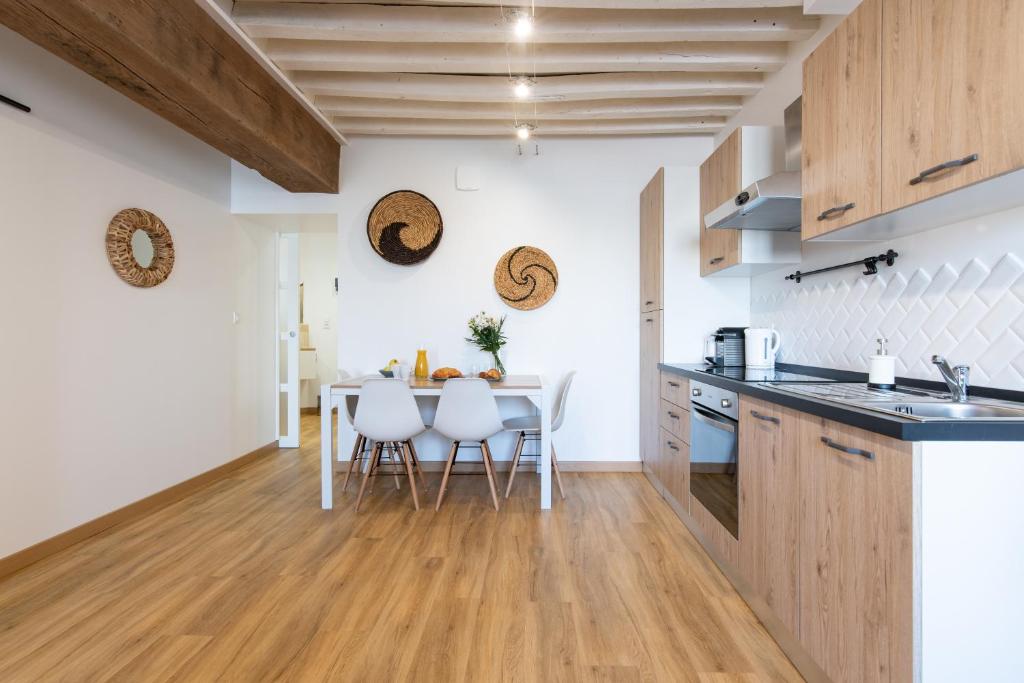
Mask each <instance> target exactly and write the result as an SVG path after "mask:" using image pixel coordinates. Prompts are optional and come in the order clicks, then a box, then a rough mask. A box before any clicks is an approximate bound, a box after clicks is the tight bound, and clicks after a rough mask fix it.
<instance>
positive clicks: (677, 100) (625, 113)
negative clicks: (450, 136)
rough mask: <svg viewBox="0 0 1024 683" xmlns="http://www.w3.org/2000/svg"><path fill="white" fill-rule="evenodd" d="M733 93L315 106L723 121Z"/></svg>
mask: <svg viewBox="0 0 1024 683" xmlns="http://www.w3.org/2000/svg"><path fill="white" fill-rule="evenodd" d="M740 102H741V100H740V98H738V97H718V98H713V97H690V98H685V97H663V98H651V99H619V100H591V101H577V102H540V103H532V102H516V103H506V102H501V103H499V102H437V101H430V100H386V99H371V98H362V97H319V98H317V99H316V105H317V106H318V107H319V108H320V109H321V111H323V112H324V114H326V115H328V116H347V117H361V118H369V117H379V118H414V119H496V120H503V121H507V120H510V119H511V118H512V116H513V113H514V112H518V114H519V115H520V116H529V117H531V118H536V119H538V120H545V121H546V120H558V119H627V118H668V117H680V118H694V117H711V118H719V119H721V120H724V117H727V116H731V115H732V114H735V113H736V112H738V111H739V110H740V107H741V104H740Z"/></svg>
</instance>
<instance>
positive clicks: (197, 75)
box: [0, 0, 341, 192]
mask: <svg viewBox="0 0 1024 683" xmlns="http://www.w3.org/2000/svg"><path fill="white" fill-rule="evenodd" d="M0 23H3V24H5V25H6V26H8V27H10V28H11V29H13V30H14V31H17V32H18V33H20V34H22V35H23V36H25V37H26V38H28V39H29V40H31V41H33V42H35V43H37V44H39V45H41V46H42V47H44V48H45V49H47V50H49V51H50V52H53V53H54V54H56V55H57V56H59V57H61V58H62V59H65V60H66V61H68V62H70V63H71V64H73V65H75V66H77V67H78V68H80V69H82V70H83V71H85V72H86V73H88V74H90V75H91V76H93V77H95V78H96V79H98V80H100V81H102V82H103V83H106V84H107V85H109V86H110V87H112V88H114V89H116V90H118V91H119V92H121V93H122V94H124V95H126V96H127V97H129V98H131V99H132V100H134V101H135V102H137V103H139V104H141V105H143V106H144V107H146V108H148V109H150V110H151V111H153V112H155V113H156V114H158V115H160V116H162V117H163V118H165V119H167V120H168V121H170V122H171V123H173V124H175V125H177V126H178V127H180V128H182V129H184V130H186V131H188V132H189V133H191V134H192V135H194V136H196V137H197V138H199V139H201V140H203V141H204V142H206V143H208V144H210V145H212V146H213V147H215V148H216V149H218V150H220V151H222V152H223V153H224V154H226V155H228V156H230V157H232V158H233V159H236V160H237V161H239V162H240V163H242V164H245V165H246V166H249V167H251V168H254V169H256V170H257V171H259V172H260V173H262V174H263V175H264V176H266V177H267V178H269V179H270V180H272V181H273V182H275V183H277V184H278V185H280V186H281V187H283V188H285V189H287V190H290V191H292V192H337V191H338V182H339V164H340V156H341V148H340V143H339V142H338V140H337V139H336V137H335V133H334V131H331V130H328V129H327V128H325V127H324V126H322V125H321V124H320V122H319V121H318V120H317V119H316V118H315V117H314V116H313V115H312V114H310V113H309V112H308V111H306V110H305V109H304V108H303V106H302V105H301V104H300V103H299V101H298V100H296V99H295V98H294V97H293V96H292V95H291V93H289V92H288V91H287V90H286V89H285V88H284V87H283V86H282V85H281V84H280V83H278V82H277V81H276V80H275V79H274V78H273V77H272V76H271V75H270V74H269V73H268V72H267V71H266V70H265V69H264V68H263V66H262V65H261V64H259V63H258V62H257V61H256V60H255V59H254V58H253V57H252V56H251V55H250V54H249V53H248V52H246V51H245V49H244V48H243V47H242V46H241V45H239V43H238V42H237V41H236V40H235V39H234V37H232V36H231V35H229V34H228V33H226V32H225V31H224V29H223V28H221V27H220V26H219V25H217V23H216V22H215V21H214V20H213V19H212V18H211V17H210V16H209V15H208V14H207V13H206V12H205V10H203V9H202V8H201V7H200V6H199V5H198V4H197V3H196V2H194V1H192V0H174V1H170V0H167V1H161V2H144V1H139V2H123V1H117V0H3V1H2V2H0Z"/></svg>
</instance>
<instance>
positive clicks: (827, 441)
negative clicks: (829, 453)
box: [821, 436, 875, 460]
mask: <svg viewBox="0 0 1024 683" xmlns="http://www.w3.org/2000/svg"><path fill="white" fill-rule="evenodd" d="M821 442H822V443H823V444H825V445H826V446H828V447H829V448H834V449H835V450H837V451H842V452H843V453H849V454H850V455H859V456H861V457H862V458H867V459H868V460H874V459H875V454H874V453H872V452H871V451H865V450H863V449H861V448H852V447H850V446H844V445H843V444H841V443H836V442H835V441H833V440H832V439H830V438H828V437H827V436H823V437H821Z"/></svg>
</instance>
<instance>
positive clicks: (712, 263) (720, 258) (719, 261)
mask: <svg viewBox="0 0 1024 683" xmlns="http://www.w3.org/2000/svg"><path fill="white" fill-rule="evenodd" d="M724 260H725V257H724V256H716V257H715V258H713V259H711V260H710V261H708V265H711V266H713V265H715V264H716V263H721V262H722V261H724Z"/></svg>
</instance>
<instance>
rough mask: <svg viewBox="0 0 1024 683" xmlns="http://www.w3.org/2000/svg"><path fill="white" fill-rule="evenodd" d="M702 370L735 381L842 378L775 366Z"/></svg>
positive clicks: (816, 381)
mask: <svg viewBox="0 0 1024 683" xmlns="http://www.w3.org/2000/svg"><path fill="white" fill-rule="evenodd" d="M702 372H705V373H707V374H709V375H712V376H714V377H724V378H726V379H732V380H736V381H737V382H764V383H768V384H773V383H776V382H808V383H811V382H813V383H817V384H832V383H836V382H842V381H843V380H838V379H829V378H827V377H814V376H813V375H802V374H800V373H797V372H786V371H785V370H776V369H775V368H747V367H743V366H721V365H711V366H708V367H706V368H704V370H702Z"/></svg>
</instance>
